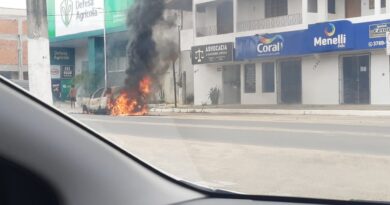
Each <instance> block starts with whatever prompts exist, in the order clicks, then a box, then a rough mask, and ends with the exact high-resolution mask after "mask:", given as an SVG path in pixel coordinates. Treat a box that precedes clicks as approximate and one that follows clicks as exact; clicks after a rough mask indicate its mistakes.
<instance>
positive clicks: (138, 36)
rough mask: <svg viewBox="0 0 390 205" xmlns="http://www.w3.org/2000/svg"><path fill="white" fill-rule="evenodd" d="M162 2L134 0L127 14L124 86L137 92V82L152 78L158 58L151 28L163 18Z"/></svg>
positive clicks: (160, 0) (159, 0)
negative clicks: (127, 37) (147, 77)
mask: <svg viewBox="0 0 390 205" xmlns="http://www.w3.org/2000/svg"><path fill="white" fill-rule="evenodd" d="M163 13H164V0H135V2H134V5H133V6H132V8H131V9H130V10H129V12H128V16H127V26H128V29H129V42H128V45H127V55H128V61H129V64H128V66H129V67H128V68H127V70H126V74H127V78H126V82H125V83H126V86H127V88H128V89H129V90H137V89H138V85H139V82H140V81H141V80H142V78H144V77H145V76H146V75H147V76H150V77H152V78H154V76H153V73H154V69H155V68H156V65H154V63H155V62H156V61H155V58H156V57H157V56H158V52H157V50H156V42H155V41H154V40H153V27H154V26H155V25H156V24H157V23H158V22H159V21H160V20H162V18H163Z"/></svg>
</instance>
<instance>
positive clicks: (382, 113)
mask: <svg viewBox="0 0 390 205" xmlns="http://www.w3.org/2000/svg"><path fill="white" fill-rule="evenodd" d="M150 111H151V112H157V113H215V114H274V115H335V116H360V117H390V110H280V109H224V108H217V109H216V108H204V109H201V108H151V109H150Z"/></svg>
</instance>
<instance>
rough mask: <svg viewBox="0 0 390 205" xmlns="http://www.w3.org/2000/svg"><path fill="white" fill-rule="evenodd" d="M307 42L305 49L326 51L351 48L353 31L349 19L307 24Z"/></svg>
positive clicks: (307, 50) (308, 50)
mask: <svg viewBox="0 0 390 205" xmlns="http://www.w3.org/2000/svg"><path fill="white" fill-rule="evenodd" d="M306 36H307V38H306V39H307V40H308V41H309V42H308V43H305V44H303V45H304V47H306V49H305V51H306V52H307V53H310V52H328V51H338V50H348V49H352V48H353V44H354V40H353V38H354V33H353V26H352V23H351V22H350V21H335V22H326V23H318V24H312V25H309V28H308V30H307V31H306Z"/></svg>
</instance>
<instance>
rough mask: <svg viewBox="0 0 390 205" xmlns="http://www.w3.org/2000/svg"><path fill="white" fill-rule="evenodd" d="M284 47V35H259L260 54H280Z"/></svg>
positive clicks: (258, 50)
mask: <svg viewBox="0 0 390 205" xmlns="http://www.w3.org/2000/svg"><path fill="white" fill-rule="evenodd" d="M282 49H283V37H282V35H274V36H259V43H258V45H257V53H258V56H272V55H279V54H280V52H281V51H282Z"/></svg>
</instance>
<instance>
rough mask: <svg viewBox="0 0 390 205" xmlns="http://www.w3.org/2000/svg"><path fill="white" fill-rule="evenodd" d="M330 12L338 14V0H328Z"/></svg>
mask: <svg viewBox="0 0 390 205" xmlns="http://www.w3.org/2000/svg"><path fill="white" fill-rule="evenodd" d="M328 13H330V14H336V0H328Z"/></svg>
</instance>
